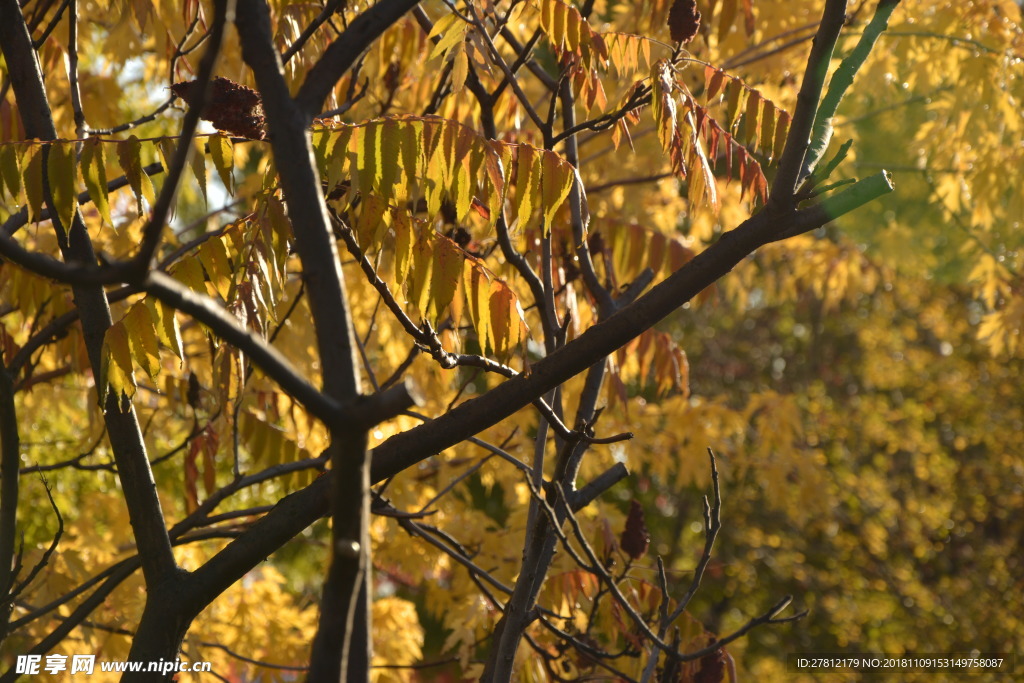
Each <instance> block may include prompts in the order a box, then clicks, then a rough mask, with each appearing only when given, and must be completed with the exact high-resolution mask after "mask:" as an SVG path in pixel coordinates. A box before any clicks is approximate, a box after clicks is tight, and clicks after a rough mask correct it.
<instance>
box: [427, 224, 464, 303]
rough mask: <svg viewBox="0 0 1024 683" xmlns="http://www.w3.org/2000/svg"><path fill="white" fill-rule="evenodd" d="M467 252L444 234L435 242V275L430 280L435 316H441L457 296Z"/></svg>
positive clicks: (431, 300) (431, 299)
mask: <svg viewBox="0 0 1024 683" xmlns="http://www.w3.org/2000/svg"><path fill="white" fill-rule="evenodd" d="M464 259H465V252H463V251H462V249H459V246H458V245H457V244H455V242H453V241H452V240H450V239H448V238H447V237H445V236H444V235H438V237H437V240H436V241H435V242H434V265H433V269H434V270H433V275H432V276H431V280H430V290H431V291H430V302H431V308H432V309H433V313H434V316H433V317H435V318H439V317H440V316H441V315H442V314H443V313H444V310H445V309H446V308H447V307H448V305H449V304H450V303H451V302H452V297H454V296H455V290H456V289H457V288H458V284H459V278H460V277H461V276H462V262H463V260H464Z"/></svg>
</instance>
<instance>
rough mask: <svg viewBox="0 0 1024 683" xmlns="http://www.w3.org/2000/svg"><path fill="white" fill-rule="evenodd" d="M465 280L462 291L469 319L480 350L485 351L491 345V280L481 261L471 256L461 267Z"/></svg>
mask: <svg viewBox="0 0 1024 683" xmlns="http://www.w3.org/2000/svg"><path fill="white" fill-rule="evenodd" d="M463 279H464V281H465V283H464V286H463V291H464V292H465V293H466V302H467V303H468V304H469V305H468V306H467V307H466V310H468V311H469V318H470V321H471V322H472V323H473V327H474V328H475V329H476V334H477V339H478V340H479V343H480V351H481V352H483V353H487V350H488V349H489V348H491V347H492V346H493V344H492V342H491V339H492V337H493V335H492V333H491V309H490V297H491V281H490V278H489V277H488V276H487V272H486V271H485V270H484V268H483V266H482V265H481V263H480V262H479V261H478V260H477V259H475V258H472V257H469V258H467V259H466V260H465V267H464V269H463Z"/></svg>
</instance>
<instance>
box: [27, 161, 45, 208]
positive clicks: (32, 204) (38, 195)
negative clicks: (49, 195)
mask: <svg viewBox="0 0 1024 683" xmlns="http://www.w3.org/2000/svg"><path fill="white" fill-rule="evenodd" d="M31 154H32V156H31V157H29V160H28V165H27V166H25V196H27V197H28V218H29V220H30V221H33V222H35V221H38V220H39V214H40V213H42V210H43V151H42V148H40V147H39V146H37V145H32V152H31Z"/></svg>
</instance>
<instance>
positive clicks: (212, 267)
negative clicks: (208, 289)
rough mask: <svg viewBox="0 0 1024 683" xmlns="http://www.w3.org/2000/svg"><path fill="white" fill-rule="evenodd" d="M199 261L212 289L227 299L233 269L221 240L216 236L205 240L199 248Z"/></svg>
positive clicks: (231, 282) (229, 292)
mask: <svg viewBox="0 0 1024 683" xmlns="http://www.w3.org/2000/svg"><path fill="white" fill-rule="evenodd" d="M199 261H200V263H202V264H203V268H205V269H206V274H207V275H208V276H209V278H210V282H211V283H212V284H213V286H214V289H216V290H217V293H218V294H220V295H221V296H222V297H223V298H224V300H225V301H227V300H228V297H229V296H230V295H231V288H232V286H233V285H234V275H233V271H234V269H233V268H232V266H231V259H230V258H229V257H228V250H227V247H226V246H225V244H224V242H223V240H221V239H219V238H217V237H214V238H213V239H209V240H206V242H204V243H203V246H201V247H200V248H199Z"/></svg>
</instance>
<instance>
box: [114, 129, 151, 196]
mask: <svg viewBox="0 0 1024 683" xmlns="http://www.w3.org/2000/svg"><path fill="white" fill-rule="evenodd" d="M117 160H118V162H120V164H121V170H122V171H124V175H125V177H126V178H127V179H128V185H129V186H130V187H131V188H132V192H133V193H134V194H135V201H136V203H137V206H138V211H139V213H140V214H141V213H143V211H144V209H143V206H142V199H143V198H145V199H146V201H148V202H149V205H150V206H152V205H153V203H154V201H155V200H156V195H155V193H154V192H153V182H152V181H151V180H150V179H149V176H148V175H146V173H145V172H144V171H143V170H142V143H141V142H140V141H139V139H138V138H137V137H135V136H134V135H132V136H130V137H129V138H128V139H127V140H122V141H121V142H119V143H117Z"/></svg>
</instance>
